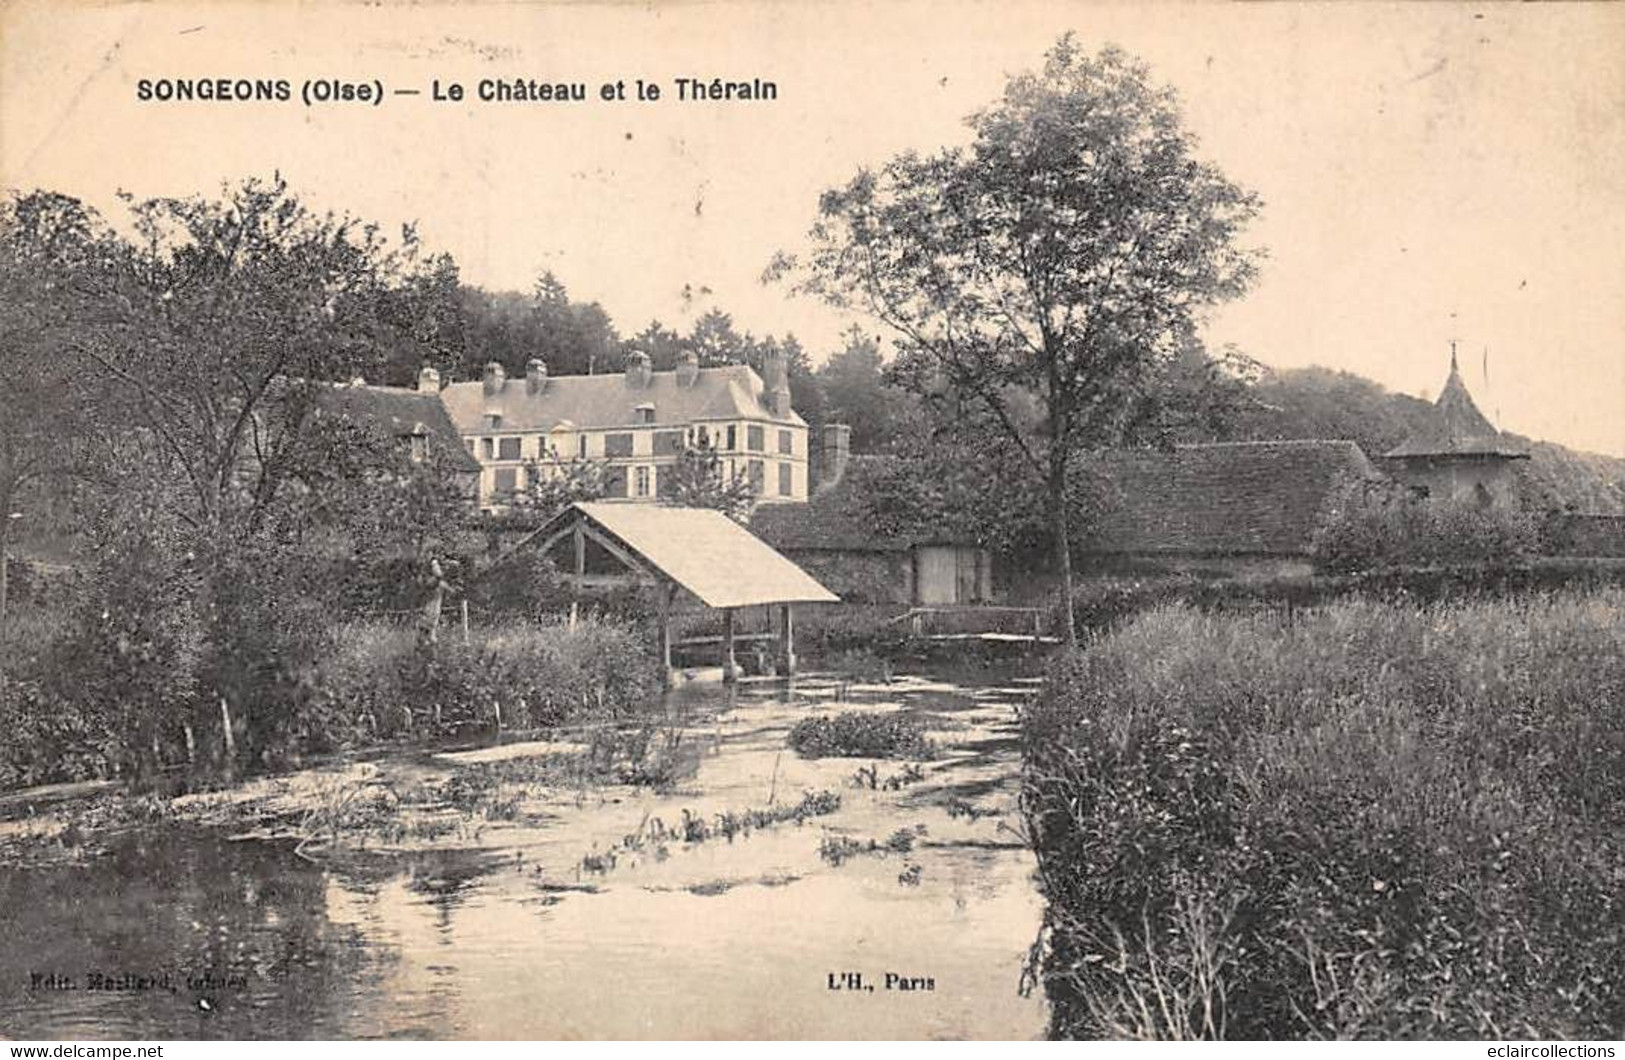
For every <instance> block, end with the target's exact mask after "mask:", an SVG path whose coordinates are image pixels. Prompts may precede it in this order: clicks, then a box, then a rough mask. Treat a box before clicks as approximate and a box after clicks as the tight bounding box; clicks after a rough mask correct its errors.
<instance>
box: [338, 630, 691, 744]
mask: <svg viewBox="0 0 1625 1060" xmlns="http://www.w3.org/2000/svg"><path fill="white" fill-rule="evenodd" d="M333 640H334V647H333V650H332V651H331V652H330V654H329V655H328V657H327V659H326V661H325V663H324V665H323V666H322V673H321V678H320V682H321V686H322V688H323V690H324V694H325V696H326V697H327V700H328V702H329V703H330V704H332V710H333V712H334V713H336V714H339V715H342V716H343V717H344V718H347V719H349V721H350V723H351V724H352V725H353V726H354V727H355V728H356V729H357V730H359V732H360V733H362V734H365V733H367V732H369V731H371V732H375V733H376V734H378V735H394V734H399V733H401V732H403V731H407V730H412V731H424V730H427V731H436V730H450V729H456V728H462V727H479V728H495V727H496V726H497V725H498V723H499V722H500V724H501V725H502V726H503V727H505V728H509V729H530V728H544V727H551V726H557V725H563V724H576V723H583V722H602V721H613V720H615V719H618V718H624V717H629V716H632V715H636V714H640V713H646V712H647V711H648V710H649V709H650V706H651V704H653V703H656V702H658V700H659V695H660V685H659V673H658V670H657V669H656V664H655V659H654V654H653V651H652V647H651V646H650V645H649V644H648V642H647V638H645V637H643V636H642V635H641V633H640V631H638V630H636V629H634V628H632V627H630V626H626V625H623V624H621V623H617V622H614V621H610V620H593V621H582V622H580V623H578V624H576V625H574V626H570V625H567V624H565V623H563V622H551V623H540V624H538V623H535V622H529V621H514V622H510V623H505V624H503V625H500V626H494V627H487V628H484V629H476V630H475V631H474V632H473V635H472V636H471V637H470V639H469V641H468V643H464V642H463V640H462V638H461V637H460V636H459V635H458V634H457V633H453V632H448V633H447V634H445V635H444V636H443V638H442V639H441V641H440V642H439V643H438V644H435V645H432V646H424V645H420V644H419V643H418V642H417V639H416V636H415V634H414V633H413V631H412V630H410V629H408V628H404V627H400V626H397V625H392V624H389V623H380V622H364V623H353V624H349V625H346V626H343V627H340V628H339V629H338V630H337V631H335V635H334V638H333Z"/></svg>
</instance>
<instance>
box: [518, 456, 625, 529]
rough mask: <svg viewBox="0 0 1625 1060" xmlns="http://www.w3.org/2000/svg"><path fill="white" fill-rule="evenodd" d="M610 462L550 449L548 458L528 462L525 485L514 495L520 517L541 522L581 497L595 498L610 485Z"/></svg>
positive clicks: (538, 523)
mask: <svg viewBox="0 0 1625 1060" xmlns="http://www.w3.org/2000/svg"><path fill="white" fill-rule="evenodd" d="M608 472H609V465H608V464H606V463H604V462H603V461H600V460H588V459H586V458H585V457H576V458H574V459H571V460H566V459H564V457H562V456H561V455H559V453H558V452H557V450H553V449H549V450H548V455H547V459H545V460H533V461H531V462H529V463H528V464H526V465H525V488H524V489H523V490H521V491H520V492H519V493H518V494H517V495H516V496H515V497H514V498H513V511H514V515H515V516H516V517H517V519H518V520H519V521H521V522H523V523H526V524H528V525H534V526H540V525H542V524H543V523H545V522H547V521H548V520H549V519H551V518H553V517H554V516H555V515H557V514H558V513H559V512H562V511H563V510H564V509H566V508H568V507H569V506H570V505H572V504H574V503H576V502H577V501H595V500H597V499H598V498H600V497H602V496H603V495H604V493H605V492H606V491H607V489H608V486H609V481H608Z"/></svg>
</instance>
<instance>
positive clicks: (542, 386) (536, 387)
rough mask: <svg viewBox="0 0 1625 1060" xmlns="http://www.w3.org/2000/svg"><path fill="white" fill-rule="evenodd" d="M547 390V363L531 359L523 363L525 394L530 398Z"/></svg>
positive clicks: (536, 358) (538, 359) (538, 358)
mask: <svg viewBox="0 0 1625 1060" xmlns="http://www.w3.org/2000/svg"><path fill="white" fill-rule="evenodd" d="M546 389H547V362H546V361H544V360H542V359H541V358H540V357H532V358H531V359H530V360H528V361H526V362H525V393H527V394H530V395H532V396H534V395H536V394H540V393H541V392H542V391H544V390H546Z"/></svg>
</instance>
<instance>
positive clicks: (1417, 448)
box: [1387, 354, 1529, 459]
mask: <svg viewBox="0 0 1625 1060" xmlns="http://www.w3.org/2000/svg"><path fill="white" fill-rule="evenodd" d="M1387 455H1388V456H1390V457H1427V456H1500V457H1507V458H1511V459H1516V458H1520V457H1527V456H1528V455H1529V453H1528V452H1527V451H1525V450H1523V449H1521V448H1519V447H1518V446H1516V445H1513V444H1512V443H1511V442H1509V441H1508V440H1507V439H1506V438H1504V437H1502V435H1501V432H1500V431H1498V430H1496V429H1495V427H1494V425H1493V424H1491V423H1490V421H1489V420H1488V419H1486V418H1485V416H1484V414H1483V413H1482V412H1480V411H1478V406H1477V405H1476V404H1474V403H1473V396H1472V395H1471V394H1469V393H1467V385H1466V384H1465V383H1463V382H1462V381H1461V372H1460V371H1459V370H1458V369H1457V368H1456V358H1455V355H1454V354H1451V357H1450V378H1449V379H1446V380H1445V384H1444V389H1443V390H1441V391H1440V392H1439V399H1438V400H1437V401H1435V402H1434V403H1433V415H1432V416H1431V417H1430V418H1429V419H1428V420H1427V421H1426V423H1425V424H1424V425H1423V426H1422V427H1421V428H1420V429H1418V430H1417V431H1416V432H1415V433H1414V434H1412V435H1411V436H1410V437H1409V438H1407V439H1405V441H1404V442H1402V443H1400V444H1399V445H1398V446H1397V447H1395V448H1393V449H1391V450H1389V451H1388V454H1387Z"/></svg>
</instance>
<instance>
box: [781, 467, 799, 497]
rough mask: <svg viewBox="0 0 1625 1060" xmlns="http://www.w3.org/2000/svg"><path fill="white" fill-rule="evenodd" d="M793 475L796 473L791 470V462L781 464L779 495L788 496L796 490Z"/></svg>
mask: <svg viewBox="0 0 1625 1060" xmlns="http://www.w3.org/2000/svg"><path fill="white" fill-rule="evenodd" d="M793 475H794V473H793V472H792V471H791V470H790V465H789V464H780V465H779V496H781V497H788V496H790V494H792V493H794V492H795V485H794V484H795V478H794V477H793Z"/></svg>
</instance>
